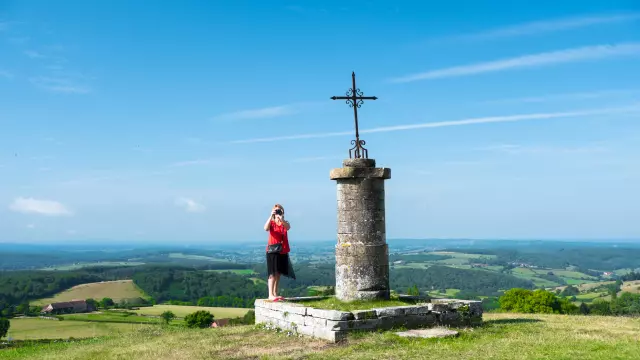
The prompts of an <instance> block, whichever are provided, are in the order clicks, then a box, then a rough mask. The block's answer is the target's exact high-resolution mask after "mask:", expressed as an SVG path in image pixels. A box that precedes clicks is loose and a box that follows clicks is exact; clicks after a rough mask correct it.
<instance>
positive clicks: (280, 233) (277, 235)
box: [267, 220, 289, 254]
mask: <svg viewBox="0 0 640 360" xmlns="http://www.w3.org/2000/svg"><path fill="white" fill-rule="evenodd" d="M279 242H282V251H281V252H280V254H287V253H288V252H289V237H288V236H287V229H285V228H284V223H283V224H282V225H278V224H276V222H275V221H274V220H271V223H270V225H269V241H268V242H267V248H268V246H269V245H273V244H277V243H279Z"/></svg>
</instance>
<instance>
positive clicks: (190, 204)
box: [176, 197, 206, 212]
mask: <svg viewBox="0 0 640 360" xmlns="http://www.w3.org/2000/svg"><path fill="white" fill-rule="evenodd" d="M176 205H178V206H180V207H182V208H184V209H185V211H187V212H203V211H205V210H206V207H205V206H204V205H202V204H199V203H197V202H195V201H194V200H192V199H189V198H184V197H181V198H178V199H176Z"/></svg>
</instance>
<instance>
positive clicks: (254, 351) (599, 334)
mask: <svg viewBox="0 0 640 360" xmlns="http://www.w3.org/2000/svg"><path fill="white" fill-rule="evenodd" d="M484 321H485V322H484V325H483V326H481V327H478V328H472V329H460V336H459V337H457V338H447V339H418V338H402V337H399V336H397V335H396V334H394V333H393V332H390V331H388V332H379V333H358V334H353V335H351V336H350V337H349V339H348V340H347V341H345V342H343V343H338V344H328V343H326V342H324V341H322V340H318V339H311V338H306V337H305V338H297V337H293V336H287V335H286V334H285V333H275V332H272V331H267V330H258V329H256V328H255V327H254V326H234V327H226V328H220V329H202V330H190V329H184V328H163V327H154V328H153V329H152V330H149V329H140V330H136V331H135V332H134V333H133V335H122V334H121V335H112V336H106V337H103V338H99V339H95V340H84V341H79V342H75V343H55V344H37V345H31V346H27V347H22V348H15V349H6V350H3V355H4V358H6V359H11V360H18V359H33V358H46V359H50V360H58V359H60V360H62V359H64V360H67V359H69V360H74V359H89V360H91V359H96V360H97V359H100V360H102V359H136V360H138V359H139V360H147V359H154V360H155V359H161V358H162V359H165V358H171V359H177V360H181V359H258V358H259V359H301V358H304V359H322V360H332V359H439V360H449V359H451V360H454V359H455V360H458V359H461V360H464V359H470V360H471V359H472V360H476V359H487V358H491V359H505V360H506V359H509V360H511V359H515V358H517V359H586V360H591V359H593V360H595V359H603V360H604V359H606V360H609V359H613V358H616V359H638V358H640V341H639V340H640V320H639V319H633V318H624V317H620V318H614V317H599V316H568V315H533V314H498V313H495V314H494V313H486V314H484Z"/></svg>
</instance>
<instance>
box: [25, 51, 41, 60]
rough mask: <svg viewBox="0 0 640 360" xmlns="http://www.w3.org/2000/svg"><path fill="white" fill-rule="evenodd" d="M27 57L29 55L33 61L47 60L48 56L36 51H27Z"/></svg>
mask: <svg viewBox="0 0 640 360" xmlns="http://www.w3.org/2000/svg"><path fill="white" fill-rule="evenodd" d="M24 54H25V55H27V56H28V57H29V58H31V59H44V58H46V56H44V55H43V54H42V53H40V52H38V51H35V50H26V51H25V52H24Z"/></svg>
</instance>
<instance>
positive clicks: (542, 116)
mask: <svg viewBox="0 0 640 360" xmlns="http://www.w3.org/2000/svg"><path fill="white" fill-rule="evenodd" d="M632 112H640V105H632V106H627V107H617V108H601V109H590V110H576V111H565V112H553V113H536V114H518V115H507V116H489V117H480V118H469V119H462V120H452V121H440V122H428V123H421V124H409V125H396V126H384V127H378V128H373V129H363V130H360V133H361V134H365V133H377V132H391V131H406V130H416V129H427V128H440V127H449V126H465V125H477V124H490V123H504V122H518V121H526V120H548V119H559V118H571V117H580V116H592V115H610V114H617V113H632ZM347 135H353V131H342V132H330V133H315V134H301V135H289V136H277V137H269V138H254V139H246V140H233V141H231V143H235V144H242V143H257V142H273V141H284V140H300V139H311V138H323V137H334V136H347Z"/></svg>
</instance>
